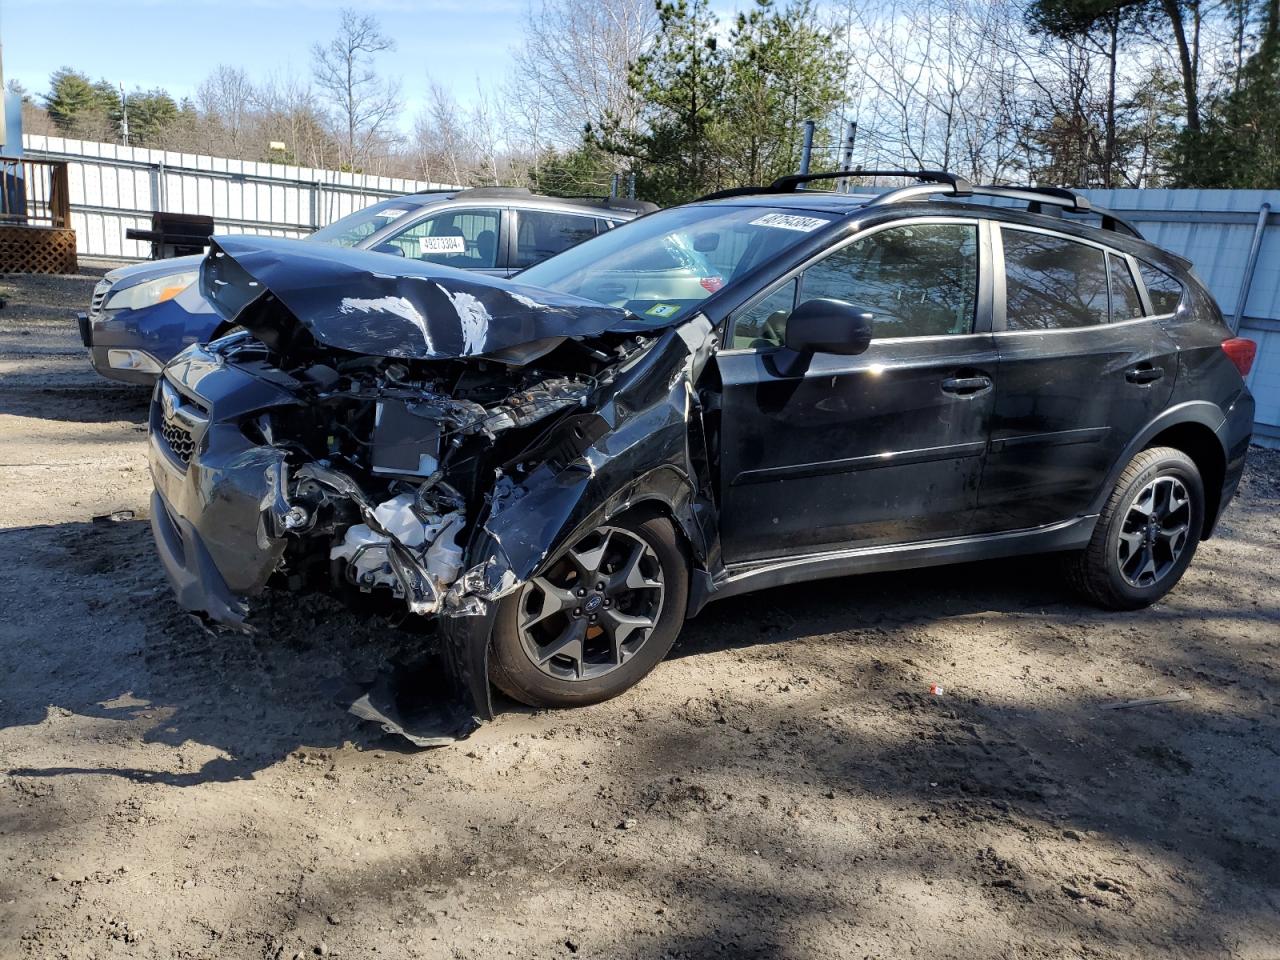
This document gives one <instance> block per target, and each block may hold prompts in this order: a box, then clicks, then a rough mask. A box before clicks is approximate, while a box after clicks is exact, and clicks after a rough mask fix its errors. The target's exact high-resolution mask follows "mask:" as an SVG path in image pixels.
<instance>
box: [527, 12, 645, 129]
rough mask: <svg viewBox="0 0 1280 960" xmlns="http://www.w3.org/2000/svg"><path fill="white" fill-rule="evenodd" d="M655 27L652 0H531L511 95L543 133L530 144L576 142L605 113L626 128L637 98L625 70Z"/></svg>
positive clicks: (634, 118)
mask: <svg viewBox="0 0 1280 960" xmlns="http://www.w3.org/2000/svg"><path fill="white" fill-rule="evenodd" d="M657 30H658V17H657V11H656V8H655V6H654V3H653V0H591V2H584V0H531V2H530V6H529V9H528V11H527V13H526V15H525V24H524V42H523V45H522V46H521V47H520V48H519V49H518V50H516V51H515V76H514V80H513V82H514V84H515V85H516V86H518V87H520V88H521V90H520V94H519V95H518V96H517V97H515V98H514V99H513V101H512V102H514V103H516V104H517V105H518V106H519V107H520V109H521V112H522V113H523V114H524V116H525V118H526V121H528V120H529V119H533V120H534V123H535V124H536V127H537V129H538V135H539V137H541V138H545V139H544V140H540V141H539V143H538V145H539V146H541V145H542V144H543V143H550V144H554V145H556V146H560V147H569V148H572V147H576V146H577V145H578V144H579V143H581V142H582V133H583V128H584V127H585V126H586V125H587V124H588V123H590V124H593V125H595V126H599V125H601V124H602V123H604V122H605V121H606V120H610V119H611V120H612V121H613V122H615V123H617V124H618V125H620V127H621V129H622V130H624V131H626V132H628V133H632V132H634V131H635V129H636V125H637V124H638V123H639V113H640V110H639V107H640V105H639V103H638V102H637V101H636V97H635V94H634V92H633V91H632V89H631V86H630V84H629V83H628V71H629V69H630V65H631V64H632V63H634V62H635V61H636V59H637V58H638V57H639V56H640V55H641V54H642V53H644V52H645V51H646V50H647V49H648V47H649V44H650V43H651V42H652V40H653V38H654V36H655V35H656V33H657ZM509 99H510V98H509Z"/></svg>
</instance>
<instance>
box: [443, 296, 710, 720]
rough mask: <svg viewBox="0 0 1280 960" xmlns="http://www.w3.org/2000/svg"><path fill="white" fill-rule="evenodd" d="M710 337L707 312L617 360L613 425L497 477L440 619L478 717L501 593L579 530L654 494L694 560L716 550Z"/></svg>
mask: <svg viewBox="0 0 1280 960" xmlns="http://www.w3.org/2000/svg"><path fill="white" fill-rule="evenodd" d="M710 348H711V326H710V324H709V323H708V322H707V321H706V320H705V319H703V318H701V317H696V318H694V320H693V321H690V323H688V324H686V325H685V326H682V327H680V328H677V329H673V330H668V331H666V332H665V333H663V334H662V335H661V336H660V337H659V338H658V340H657V341H656V342H655V343H653V344H652V345H651V346H650V348H649V349H647V350H646V351H645V352H644V353H643V354H641V355H640V356H639V357H637V358H635V359H634V360H632V361H631V362H630V363H629V364H628V365H627V366H625V367H624V368H623V369H621V370H620V371H619V373H618V375H617V379H616V380H615V384H614V389H613V390H612V391H611V393H610V394H609V396H608V398H607V399H606V400H605V401H604V402H603V403H602V404H601V405H600V406H599V407H598V408H597V410H596V413H597V414H598V415H599V416H600V417H601V418H602V419H603V420H604V421H605V423H606V424H607V426H608V429H607V430H605V431H604V432H603V433H602V435H601V436H600V437H599V438H598V439H596V440H595V442H594V443H592V444H591V446H590V447H588V448H587V449H586V450H585V451H584V452H583V454H582V456H581V457H579V458H578V459H576V460H574V461H573V462H572V463H570V464H568V465H567V466H559V467H558V466H557V465H556V464H554V463H552V462H545V463H543V464H541V465H540V466H539V467H537V468H536V469H535V470H534V471H533V472H532V473H530V474H529V476H528V477H527V478H526V479H525V480H524V482H522V483H520V484H518V485H513V484H508V485H506V486H505V487H504V486H503V484H502V483H501V482H500V483H499V484H498V487H497V488H496V489H495V492H494V496H493V498H492V499H491V501H490V504H489V509H488V513H487V514H486V515H485V516H484V518H483V520H482V522H481V524H480V526H479V528H478V530H477V531H476V534H475V535H474V537H473V538H472V541H471V543H470V544H469V546H468V550H467V556H466V561H465V563H464V567H465V568H466V569H467V572H466V573H465V574H463V576H462V578H461V579H460V580H459V582H458V584H456V585H455V589H454V591H452V593H453V597H452V600H453V601H454V602H453V606H452V608H449V607H448V606H447V607H446V610H445V613H444V616H443V617H442V618H441V632H442V637H443V639H444V641H445V642H444V643H443V644H442V648H443V649H444V651H445V656H446V657H447V658H448V660H449V666H450V669H451V671H452V672H453V674H454V677H455V680H456V681H457V682H458V684H459V686H460V687H461V688H464V689H465V690H467V691H469V693H470V696H471V699H472V702H473V705H474V707H475V709H476V712H477V715H478V716H480V717H482V718H483V719H492V716H493V708H492V703H491V701H490V696H489V680H488V649H489V641H490V637H491V635H492V631H493V623H494V619H495V617H496V612H497V604H498V603H499V602H501V600H502V598H504V597H506V596H508V595H510V594H512V593H514V592H515V591H516V590H518V589H519V588H520V587H521V586H522V585H523V584H524V583H525V582H526V581H528V579H529V578H530V577H532V576H533V575H534V574H536V573H537V571H538V570H539V569H541V568H542V567H543V566H544V565H545V563H546V562H547V560H548V559H549V558H552V557H554V556H555V555H556V554H557V552H558V551H560V550H562V549H565V548H567V547H568V545H569V544H571V543H573V542H574V541H576V540H577V539H578V537H579V536H581V535H583V534H585V533H586V532H588V531H589V530H591V529H593V528H594V527H596V526H597V525H599V524H600V523H603V522H605V521H607V520H609V519H610V518H612V517H616V516H618V515H620V514H622V513H624V512H626V511H628V510H631V509H633V508H635V507H637V506H641V505H643V504H646V503H648V504H653V505H654V506H655V507H656V508H657V509H659V510H660V511H661V512H662V513H663V514H665V515H667V516H669V517H671V518H672V519H673V520H674V521H675V523H676V524H677V526H678V527H679V529H680V531H681V533H682V534H683V536H684V538H685V539H686V541H687V542H688V545H689V549H690V552H691V553H692V556H693V559H694V562H695V563H702V562H704V560H705V558H706V557H707V556H708V553H709V552H710V550H711V544H710V542H709V537H710V536H711V533H710V531H713V530H714V516H713V508H712V506H711V504H710V503H709V501H708V500H707V499H706V498H705V497H704V496H702V491H703V490H704V489H705V487H704V484H703V483H702V482H701V478H700V477H698V475H697V470H696V467H695V463H697V462H699V460H698V458H696V457H695V451H694V449H693V445H695V444H698V443H701V442H702V432H701V424H700V411H699V410H698V407H697V398H696V395H695V392H694V388H693V387H694V383H695V382H696V378H697V376H698V374H699V373H700V372H701V370H702V368H703V366H704V365H705V363H706V358H707V357H708V356H709V354H710Z"/></svg>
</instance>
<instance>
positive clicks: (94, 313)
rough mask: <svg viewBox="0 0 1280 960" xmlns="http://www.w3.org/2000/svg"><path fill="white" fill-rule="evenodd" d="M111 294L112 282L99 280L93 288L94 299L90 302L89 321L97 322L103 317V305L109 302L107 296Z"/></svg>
mask: <svg viewBox="0 0 1280 960" xmlns="http://www.w3.org/2000/svg"><path fill="white" fill-rule="evenodd" d="M110 292H111V281H110V280H99V281H98V284H97V286H95V287H94V288H93V299H92V300H90V301H89V320H90V321H93V320H97V319H98V318H99V317H101V316H102V305H103V304H104V303H106V302H107V294H108V293H110Z"/></svg>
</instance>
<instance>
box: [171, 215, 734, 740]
mask: <svg viewBox="0 0 1280 960" xmlns="http://www.w3.org/2000/svg"><path fill="white" fill-rule="evenodd" d="M388 259H389V258H386V257H384V256H381V255H378V254H370V253H364V252H361V251H348V250H338V249H331V248H327V247H326V246H325V245H321V244H306V243H297V242H291V241H280V240H268V239H265V238H248V237H245V238H239V237H235V238H220V239H218V240H217V241H216V242H215V243H214V245H213V248H212V250H211V253H210V255H209V257H208V258H207V259H206V261H205V264H204V267H203V269H202V273H201V289H202V292H203V293H204V294H205V296H206V298H207V299H209V301H210V302H211V303H213V304H214V305H215V308H216V309H218V311H219V312H220V313H221V314H222V315H223V317H224V319H225V321H226V322H225V324H224V327H223V329H222V330H221V331H219V333H220V335H218V336H216V338H215V339H214V340H213V341H211V342H210V343H209V344H207V345H193V346H192V347H190V348H188V349H187V350H186V351H184V352H183V353H182V354H180V355H179V356H178V357H177V358H175V359H174V361H173V362H172V363H171V364H170V365H169V366H168V367H167V368H166V370H165V372H164V374H163V376H162V377H161V380H160V382H159V383H158V384H157V388H156V394H155V400H154V402H153V404H152V412H151V424H150V435H151V444H150V461H151V472H152V476H153V479H154V481H155V485H156V494H155V495H154V497H153V501H152V507H153V509H152V527H153V531H154V533H155V539H156V543H157V547H158V549H159V553H160V557H161V561H162V563H163V564H164V566H165V569H166V572H167V574H168V576H169V579H170V582H171V583H172V585H173V587H174V591H175V594H176V595H177V598H178V600H179V602H180V603H181V604H182V605H183V606H185V607H186V608H187V609H189V610H191V611H193V612H195V613H197V614H198V615H200V616H201V617H203V618H204V619H205V620H206V621H207V622H210V623H212V624H216V625H221V626H227V627H232V628H235V629H241V630H243V629H249V625H248V624H247V622H246V621H247V618H248V616H249V611H250V608H249V601H250V599H251V598H253V597H254V596H256V595H258V594H259V593H261V592H262V591H263V590H264V589H265V588H266V587H268V586H273V587H282V588H285V589H290V590H321V591H325V592H330V593H335V594H338V595H341V596H343V597H345V598H346V599H348V600H350V601H352V602H354V603H356V604H357V605H362V606H363V605H366V604H371V605H372V606H374V607H375V608H376V609H378V610H379V611H381V612H383V613H385V614H387V615H389V616H390V617H391V618H392V619H403V618H405V617H408V616H416V617H425V618H429V619H430V620H431V621H432V622H433V623H435V624H436V626H437V632H438V635H439V639H440V648H441V653H442V655H443V660H444V669H445V672H446V674H447V675H448V676H449V678H450V679H451V682H452V685H453V688H454V690H455V692H456V694H457V700H458V704H457V710H456V711H455V712H454V715H453V718H452V720H451V721H450V723H449V725H448V726H449V730H448V736H450V737H456V736H461V735H465V734H466V733H467V732H469V730H470V729H473V728H474V726H475V724H476V723H477V722H478V720H480V719H488V718H489V717H491V716H492V707H491V705H490V699H489V697H490V695H489V688H488V677H487V661H486V657H487V647H488V642H489V637H490V634H491V631H492V630H493V624H494V617H495V611H496V606H497V604H498V603H499V602H501V601H502V599H503V598H504V597H506V596H508V595H509V594H511V593H513V592H514V591H516V590H518V589H520V588H521V587H522V586H523V584H525V583H526V582H527V581H528V580H529V579H530V578H531V577H532V576H533V575H534V573H535V572H536V571H537V570H538V569H539V568H540V566H541V565H543V564H544V563H545V562H547V560H548V557H552V556H553V555H554V554H555V552H556V551H557V550H559V549H561V548H562V547H565V546H566V544H567V541H568V539H569V538H570V537H572V536H573V535H574V534H575V533H576V532H579V531H581V530H583V529H584V527H588V526H589V525H590V524H593V523H598V522H600V521H601V519H602V518H607V517H609V516H612V515H615V514H617V513H618V512H620V511H623V510H626V509H628V508H630V507H632V506H634V505H635V504H637V503H643V502H645V501H653V503H654V504H655V505H660V507H661V509H662V510H663V512H664V513H665V514H666V515H668V516H669V517H670V519H671V520H672V522H673V523H675V524H677V525H678V527H679V529H680V530H681V531H682V534H683V536H684V537H685V539H686V540H687V542H688V543H689V544H690V546H691V548H692V552H693V553H694V555H695V556H701V555H702V554H703V552H704V543H705V535H704V532H703V531H704V530H705V529H709V528H710V527H711V525H712V523H713V520H712V517H711V508H710V504H709V499H708V498H707V495H706V494H707V489H708V485H707V483H706V481H705V470H702V469H701V468H700V466H699V465H700V464H704V463H705V459H706V456H705V443H704V442H703V437H702V420H701V416H700V413H699V409H698V400H697V397H696V395H695V392H694V390H693V387H692V384H693V380H694V377H695V373H696V370H698V369H700V367H701V365H702V364H703V363H705V360H706V357H707V355H708V353H709V349H710V347H709V345H710V339H711V338H710V326H709V324H707V323H706V321H705V320H701V319H699V320H696V321H694V322H690V323H686V324H684V325H682V326H681V327H678V328H677V327H673V326H668V327H663V326H661V325H660V324H655V323H651V322H642V321H638V320H637V319H636V318H635V317H633V316H632V315H630V314H628V313H627V312H626V311H624V310H620V309H617V308H613V307H606V306H603V305H601V304H596V303H594V302H591V301H582V300H577V299H576V298H571V297H565V296H558V295H555V294H550V293H547V292H544V291H540V290H536V289H533V288H521V287H519V286H518V285H516V284H513V283H510V282H506V281H499V280H493V279H491V278H487V277H479V278H477V277H474V276H472V275H469V274H464V273H462V272H460V271H454V270H449V269H448V268H443V267H437V266H434V265H429V264H427V265H420V264H416V263H411V264H405V265H404V266H403V267H402V268H401V269H400V270H398V271H397V273H395V274H387V273H384V272H382V271H384V270H385V269H386V263H387V260H388ZM700 475H701V479H700ZM370 716H371V717H372V718H375V719H378V718H380V717H379V714H378V711H376V710H372V711H371V712H370ZM384 726H388V728H389V729H390V727H391V725H390V724H388V723H386V722H384Z"/></svg>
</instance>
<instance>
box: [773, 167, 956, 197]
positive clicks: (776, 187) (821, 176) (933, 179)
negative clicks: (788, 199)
mask: <svg viewBox="0 0 1280 960" xmlns="http://www.w3.org/2000/svg"><path fill="white" fill-rule="evenodd" d="M848 177H908V178H910V179H912V180H919V181H921V182H922V183H942V184H947V185H948V186H950V187H952V189H953V190H954V192H955V193H957V194H964V193H968V192H969V191H970V190H971V189H972V184H970V183H969V181H968V180H966V179H965V178H964V177H960V176H957V175H956V174H954V173H947V171H945V170H839V171H836V172H835V173H793V174H789V175H788V176H785V177H779V178H778V179H777V180H775V181H773V183H771V184H769V187H768V189H767V190H766V191H765V192H767V193H791V192H792V191H793V190H795V189H796V188H797V187H799V186H800V185H801V184H805V183H809V182H811V181H813V180H844V179H847V178H848Z"/></svg>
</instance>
